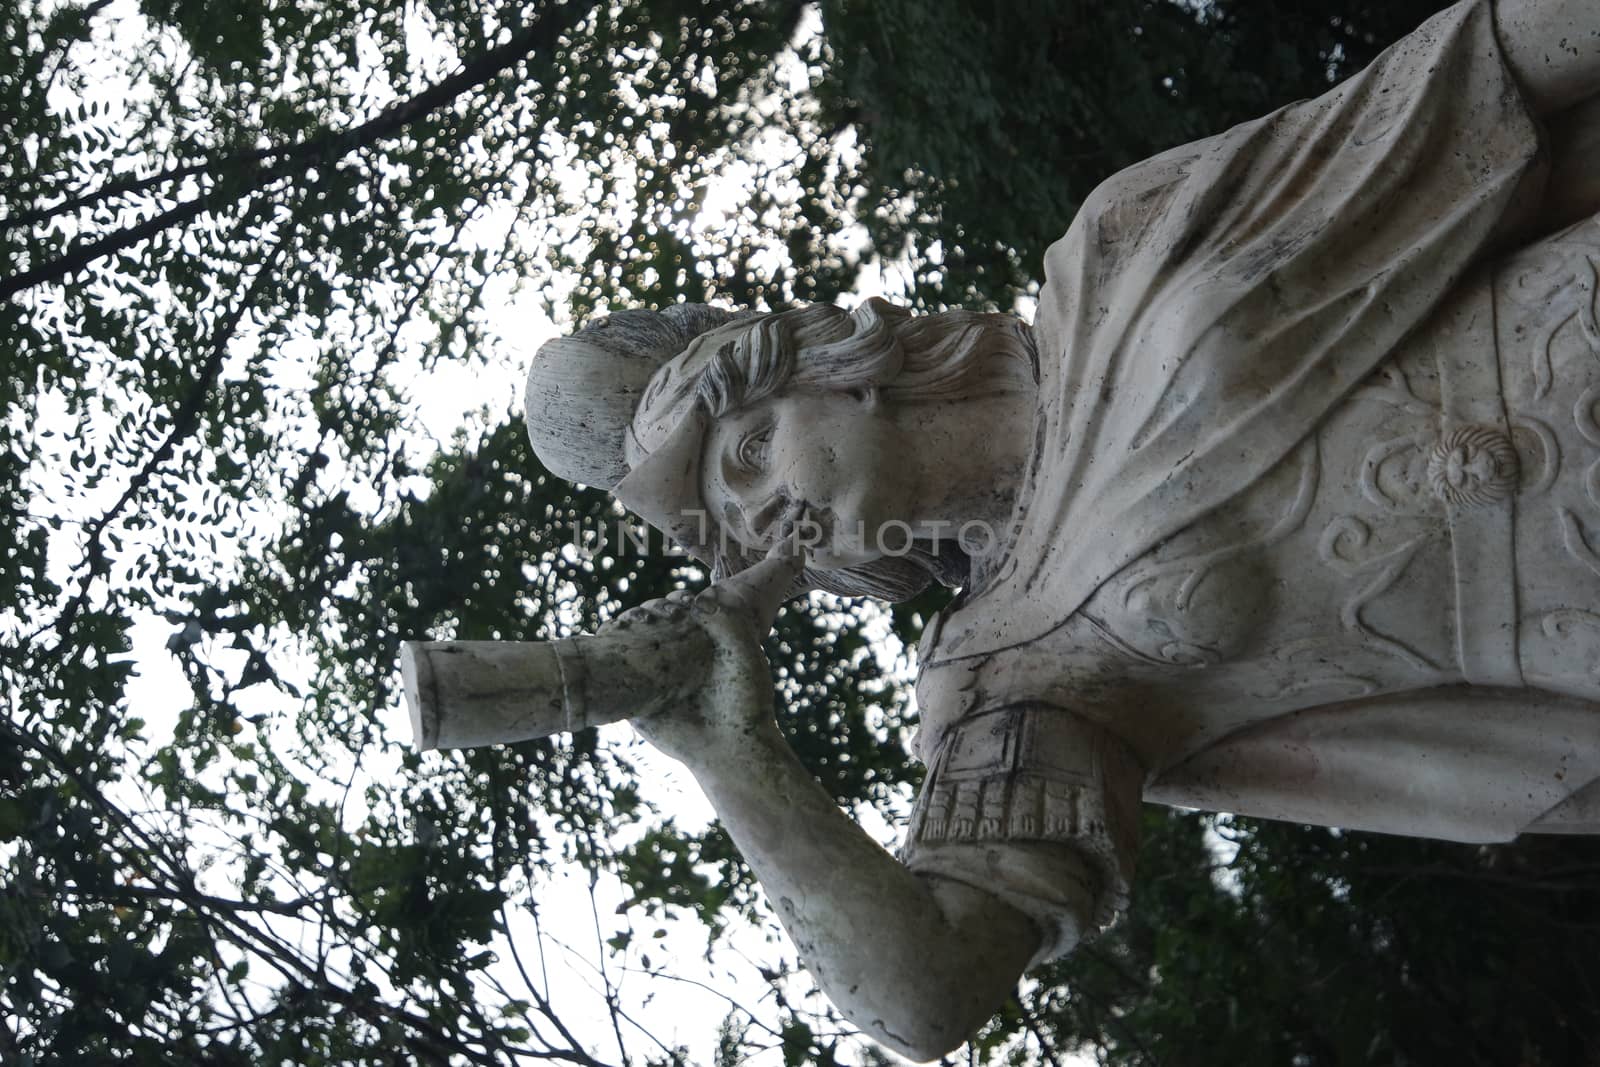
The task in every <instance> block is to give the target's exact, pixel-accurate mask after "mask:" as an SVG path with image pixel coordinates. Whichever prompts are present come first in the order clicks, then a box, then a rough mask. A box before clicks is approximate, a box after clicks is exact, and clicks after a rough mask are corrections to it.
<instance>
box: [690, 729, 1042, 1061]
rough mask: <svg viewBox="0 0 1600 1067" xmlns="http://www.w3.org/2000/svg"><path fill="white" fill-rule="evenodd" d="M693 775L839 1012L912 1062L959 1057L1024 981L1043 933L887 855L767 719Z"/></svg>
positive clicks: (1005, 908)
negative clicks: (964, 1044) (968, 1041)
mask: <svg viewBox="0 0 1600 1067" xmlns="http://www.w3.org/2000/svg"><path fill="white" fill-rule="evenodd" d="M689 762H690V769H691V770H692V771H693V773H694V775H695V778H696V780H697V781H699V783H700V785H701V787H702V788H703V789H704V790H705V792H706V795H707V797H708V798H709V799H710V801H711V803H712V805H713V806H714V807H715V808H716V810H717V814H718V815H719V816H720V817H721V819H722V823H723V825H724V826H725V827H727V830H728V832H729V834H730V835H732V837H733V840H734V842H735V843H736V844H737V845H738V846H739V851H740V852H741V853H742V854H743V855H744V858H745V860H746V861H747V862H748V863H749V864H750V867H751V869H752V870H754V871H755V874H756V877H757V878H759V879H760V881H761V884H762V887H763V888H764V889H765V890H766V893H767V896H768V897H769V899H771V900H772V902H773V905H774V906H775V908H776V909H777V911H778V914H779V917H780V918H781V920H782V922H783V924H784V927H785V929H787V930H788V931H789V936H790V937H791V938H792V939H793V941H794V943H795V946H796V948H797V949H798V950H799V951H800V954H801V956H802V958H803V960H804V962H805V964H806V966H807V968H808V969H809V970H810V971H811V973H812V975H813V976H814V977H815V978H816V980H817V983H818V984H819V985H820V986H821V987H822V989H823V991H824V992H826V993H827V994H828V996H829V998H830V999H832V1000H833V1002H834V1004H835V1005H836V1006H837V1007H838V1008H839V1010H840V1012H842V1013H843V1014H844V1016H845V1017H846V1018H847V1019H849V1020H850V1021H851V1022H852V1023H854V1024H855V1025H856V1026H859V1027H860V1028H861V1029H862V1030H863V1031H865V1032H866V1033H867V1034H869V1035H870V1036H872V1037H873V1038H875V1039H876V1040H878V1041H881V1042H882V1043H883V1044H885V1045H887V1046H889V1047H890V1048H892V1049H894V1050H895V1051H896V1052H899V1053H900V1054H901V1055H904V1056H908V1057H910V1058H911V1059H914V1060H929V1059H934V1058H936V1057H938V1056H940V1055H943V1054H944V1053H946V1052H949V1051H950V1050H952V1049H954V1048H955V1047H956V1046H958V1045H959V1044H961V1042H962V1041H964V1040H966V1039H967V1038H968V1037H969V1036H971V1034H972V1033H973V1032H974V1031H976V1030H977V1028H978V1027H979V1026H980V1025H982V1023H983V1022H984V1021H985V1020H986V1019H988V1018H989V1017H990V1016H991V1015H992V1014H993V1013H994V1012H995V1010H996V1009H997V1008H998V1007H999V1006H1000V1004H1001V1002H1002V1001H1003V1000H1004V999H1005V997H1006V996H1007V995H1008V994H1009V993H1010V992H1011V990H1012V989H1013V988H1014V987H1015V986H1016V983H1017V980H1018V978H1019V977H1020V976H1021V974H1022V972H1023V970H1024V968H1026V967H1027V965H1028V963H1029V961H1030V960H1031V959H1032V958H1033V956H1034V955H1035V954H1036V953H1037V952H1038V950H1039V948H1040V946H1041V944H1042V941H1043V938H1044V934H1043V933H1042V932H1041V931H1040V929H1039V928H1038V927H1036V926H1035V925H1034V923H1033V922H1032V921H1031V920H1030V919H1028V918H1027V917H1026V916H1024V915H1023V914H1022V913H1021V912H1020V911H1017V910H1015V909H1014V908H1012V907H1010V906H1009V905H1007V904H1005V903H1003V902H1002V901H1001V900H1000V899H999V898H997V897H995V896H993V895H991V894H989V893H986V892H984V891H982V890H980V889H977V888H973V887H971V886H969V885H966V884H963V883H962V882H960V881H955V880H950V879H946V878H941V877H938V876H928V875H919V874H917V873H914V872H913V871H911V870H909V869H907V868H906V867H905V866H903V865H902V864H901V863H900V862H899V861H898V860H896V859H895V858H894V857H893V856H891V855H890V854H889V853H888V852H886V851H884V850H883V849H882V848H881V847H879V845H878V844H877V842H875V841H873V840H872V838H871V837H869V836H868V835H867V834H866V833H865V832H864V831H862V829H861V828H860V827H859V826H857V825H856V824H855V822H854V821H853V820H851V819H850V818H849V817H848V816H846V815H845V814H844V813H843V812H841V811H840V810H839V808H838V807H837V806H836V805H835V804H834V802H833V800H832V798H831V797H829V796H828V794H827V793H826V791H824V790H823V789H822V787H821V786H819V785H818V784H817V782H816V781H815V780H814V779H813V778H812V777H811V775H810V773H809V772H807V771H806V770H805V768H804V767H803V766H801V764H800V762H799V760H798V759H796V758H795V755H794V753H793V752H792V751H791V750H790V748H789V745H788V743H787V742H786V741H784V739H783V737H782V736H781V735H780V734H779V732H778V730H777V727H776V726H775V725H771V724H770V720H768V724H767V725H764V726H762V727H760V728H758V729H752V730H750V731H749V732H748V733H747V734H746V735H745V736H744V738H743V740H742V741H741V742H740V743H738V744H736V745H732V746H728V747H726V748H721V749H714V750H712V751H706V752H702V753H700V754H699V755H698V756H696V757H694V758H692V759H691V760H690V761H689Z"/></svg>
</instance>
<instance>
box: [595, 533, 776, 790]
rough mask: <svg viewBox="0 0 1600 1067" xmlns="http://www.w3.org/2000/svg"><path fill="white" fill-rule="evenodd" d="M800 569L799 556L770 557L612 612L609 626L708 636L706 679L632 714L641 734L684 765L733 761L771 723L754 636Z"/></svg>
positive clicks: (763, 660)
mask: <svg viewBox="0 0 1600 1067" xmlns="http://www.w3.org/2000/svg"><path fill="white" fill-rule="evenodd" d="M803 567H804V560H803V559H801V558H799V557H794V556H788V557H781V558H778V557H774V558H770V559H766V560H763V561H762V562H760V563H758V564H756V565H755V566H753V567H751V568H749V569H748V570H745V571H743V572H741V573H739V574H736V575H734V576H733V577H731V578H725V579H723V580H722V581H720V582H717V583H715V584H714V585H712V586H710V587H709V588H707V589H705V590H704V591H702V592H700V593H698V594H694V595H691V594H689V593H687V592H678V593H674V594H672V595H670V596H667V597H664V598H663V599H660V600H652V601H650V602H648V603H646V604H641V605H640V606H639V607H636V608H632V609H630V610H629V611H626V612H624V613H623V614H621V615H619V616H617V618H616V619H615V620H613V621H612V622H611V624H610V625H611V626H612V627H618V626H620V627H625V628H629V629H643V628H644V627H649V626H665V627H671V628H676V627H680V626H683V625H684V623H685V621H686V620H687V621H692V622H693V623H695V624H697V625H698V626H699V627H700V629H701V630H702V631H703V632H704V633H705V635H706V636H707V637H708V638H710V644H711V656H710V662H708V663H707V664H706V673H705V683H704V684H703V685H702V686H701V687H700V688H699V690H698V692H697V694H696V697H695V698H694V699H692V700H690V701H688V702H686V703H685V704H683V705H681V706H679V707H675V708H671V709H669V710H667V711H663V712H660V713H658V714H655V715H648V716H643V717H639V718H635V719H633V720H632V722H633V725H634V726H635V727H636V728H637V729H638V731H639V732H640V733H641V734H643V735H644V737H645V739H646V740H648V741H649V742H650V743H651V744H653V745H655V746H656V747H657V748H659V749H661V750H662V751H663V752H665V753H666V754H667V755H669V756H672V757H674V758H675V759H679V760H682V761H683V762H684V763H686V764H688V765H689V766H690V767H691V768H693V767H696V766H698V765H700V764H702V763H705V762H706V761H707V760H714V759H729V758H732V759H737V758H738V757H739V754H740V753H741V752H744V751H747V750H748V747H749V744H750V740H751V735H752V734H753V733H754V732H756V731H758V730H761V729H764V728H767V727H770V726H771V724H772V721H773V720H772V676H771V673H770V671H769V669H768V667H767V657H766V655H765V654H764V653H763V652H762V651H761V639H762V638H763V637H765V636H766V635H767V633H768V631H770V630H771V629H772V622H773V619H774V618H776V617H777V614H778V609H779V608H780V607H782V606H783V603H784V601H786V600H788V599H789V598H790V597H791V596H793V595H794V594H795V592H796V586H795V583H796V580H797V579H798V578H799V575H800V571H801V570H802V568H803Z"/></svg>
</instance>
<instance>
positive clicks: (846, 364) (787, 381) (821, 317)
mask: <svg viewBox="0 0 1600 1067" xmlns="http://www.w3.org/2000/svg"><path fill="white" fill-rule="evenodd" d="M1037 379H1038V356H1037V354H1036V352H1035V351H1034V347H1033V339H1032V335H1031V333H1030V331H1029V329H1028V327H1027V325H1026V324H1025V323H1023V322H1022V321H1021V320H1020V319H1017V318H1016V317H1014V316H1011V315H997V314H984V313H980V312H973V311H950V312H945V313H944V314H940V315H923V316H915V315H912V314H911V313H910V312H909V311H907V310H905V309H904V308H898V307H895V306H894V305H892V304H889V303H887V302H885V301H883V300H878V299H870V300H867V301H865V302H863V303H862V304H860V305H858V306H857V307H856V309H855V310H854V311H850V312H846V311H845V310H844V309H843V308H838V307H834V306H832V305H828V304H812V305H809V306H807V307H802V308H796V309H794V310H792V311H783V312H778V313H776V314H772V315H766V316H763V317H761V318H760V319H757V320H756V321H754V322H753V323H752V324H751V325H750V327H749V329H747V330H745V331H743V332H742V333H740V334H739V335H738V336H736V337H735V338H734V339H732V340H731V341H730V342H728V343H727V344H725V345H723V346H722V348H721V349H720V350H719V351H718V352H717V353H716V354H715V355H714V356H713V357H712V359H711V362H710V363H709V364H708V365H707V366H706V368H705V369H704V370H703V371H702V372H701V373H700V375H699V377H698V380H697V381H695V383H694V385H693V389H694V392H695V397H696V401H697V403H698V404H700V405H701V406H703V407H704V409H705V410H706V411H707V412H708V413H709V414H710V415H711V416H713V417H721V416H723V415H727V414H730V413H732V412H735V411H739V410H741V409H743V408H746V407H749V406H751V405H753V404H757V403H760V402H761V401H763V400H765V399H767V398H768V397H772V396H777V395H779V394H781V393H784V392H786V391H788V392H792V391H800V392H812V393H824V392H838V393H859V392H861V391H864V390H868V389H872V390H876V391H878V393H879V394H880V395H881V396H882V397H883V399H884V400H885V401H886V402H890V403H902V404H905V403H931V402H939V401H953V400H961V399H974V398H978V397H985V396H996V395H1001V394H1008V393H1017V392H1024V391H1031V390H1032V389H1033V388H1035V383H1036V382H1037ZM941 547H942V550H941V552H940V554H939V556H937V557H936V556H935V555H934V554H933V553H932V552H931V551H929V550H928V549H927V548H926V547H925V546H917V545H913V546H912V548H911V550H910V552H909V553H908V554H907V555H905V556H885V557H882V558H880V559H878V560H875V561H873V562H871V563H866V564H862V565H860V566H856V567H850V568H846V569H842V570H831V571H825V570H820V569H811V570H809V571H808V576H809V577H810V579H811V581H812V583H813V584H814V585H815V586H816V587H817V588H821V589H826V590H828V591H830V592H835V593H839V594H842V595H845V596H874V597H878V598H881V599H884V600H889V601H900V600H907V599H910V598H911V597H913V596H916V595H917V594H918V593H920V592H921V591H922V590H923V589H925V588H927V586H928V583H929V581H930V580H940V581H944V582H945V583H946V584H951V585H955V584H963V583H965V582H966V581H967V577H968V576H967V560H966V557H965V555H964V554H963V553H962V552H961V551H960V549H959V548H958V547H957V546H956V545H955V544H954V542H953V541H949V542H942V543H941ZM730 562H731V561H730Z"/></svg>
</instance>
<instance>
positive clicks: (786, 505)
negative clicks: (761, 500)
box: [750, 491, 799, 542]
mask: <svg viewBox="0 0 1600 1067" xmlns="http://www.w3.org/2000/svg"><path fill="white" fill-rule="evenodd" d="M798 510H799V508H798V506H797V505H796V502H795V500H794V498H793V496H792V495H791V494H790V493H788V492H787V491H779V492H776V493H774V494H772V496H770V497H768V498H767V502H766V503H765V504H763V505H761V507H759V508H757V509H756V512H755V514H753V515H751V516H750V533H751V534H752V535H753V536H755V537H756V538H757V539H758V540H760V541H763V542H767V541H776V540H777V539H778V537H779V536H781V535H782V532H783V525H784V523H786V522H787V521H789V520H790V518H791V517H793V516H794V515H795V514H796V513H797V512H798Z"/></svg>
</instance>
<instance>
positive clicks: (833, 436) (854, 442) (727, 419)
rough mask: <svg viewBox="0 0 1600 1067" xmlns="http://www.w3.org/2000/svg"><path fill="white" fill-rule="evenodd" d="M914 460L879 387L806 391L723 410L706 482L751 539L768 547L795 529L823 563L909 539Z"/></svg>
mask: <svg viewBox="0 0 1600 1067" xmlns="http://www.w3.org/2000/svg"><path fill="white" fill-rule="evenodd" d="M915 466H916V465H915V464H912V463H908V462H906V457H905V456H904V455H902V454H901V445H900V441H899V437H898V434H897V433H896V432H895V426H894V423H893V420H891V419H890V418H889V417H888V414H887V412H886V410H885V409H884V407H883V406H882V404H881V402H880V401H878V400H877V398H876V396H875V395H871V396H855V395H851V394H848V393H819V394H813V393H801V394H797V395H792V396H778V397H773V398H770V399H768V400H765V401H762V402H761V403H759V404H756V405H753V406H751V407H749V408H746V409H744V410H741V411H738V412H734V413H732V414H729V415H726V416H723V417H722V418H720V419H717V420H716V422H715V423H714V424H713V425H712V426H711V428H710V430H709V432H708V433H707V435H706V440H705V446H704V452H703V454H702V459H701V467H700V476H701V491H702V494H703V497H704V501H705V504H706V508H707V510H708V511H709V512H710V513H711V516H712V518H714V519H715V520H716V521H717V522H718V523H720V524H721V526H722V528H723V529H724V530H725V531H726V532H727V534H728V535H729V536H731V537H732V538H734V539H735V540H738V541H740V542H741V543H742V544H744V545H745V547H747V548H750V549H754V550H756V551H758V552H761V551H766V550H768V549H771V548H772V547H773V546H775V545H776V544H778V542H779V541H781V540H784V539H786V538H791V537H793V538H797V539H798V541H799V543H800V544H801V545H802V546H804V547H805V548H807V549H808V550H809V552H810V555H811V562H812V564H813V565H814V566H819V567H823V568H829V569H836V568H840V567H847V566H854V565H858V564H861V563H866V562H868V561H870V560H873V559H876V558H878V557H879V556H881V555H883V554H884V548H885V547H886V546H887V547H888V548H889V549H890V550H891V551H892V550H893V548H894V546H899V545H902V544H903V543H904V542H905V539H906V535H905V533H903V532H901V531H903V530H904V529H905V524H906V523H908V522H909V521H910V520H911V519H912V501H913V499H914V497H915V487H914V486H912V485H911V484H910V477H909V475H910V472H911V471H912V470H913V469H914V468H915ZM885 527H888V529H887V530H886V529H885Z"/></svg>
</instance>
